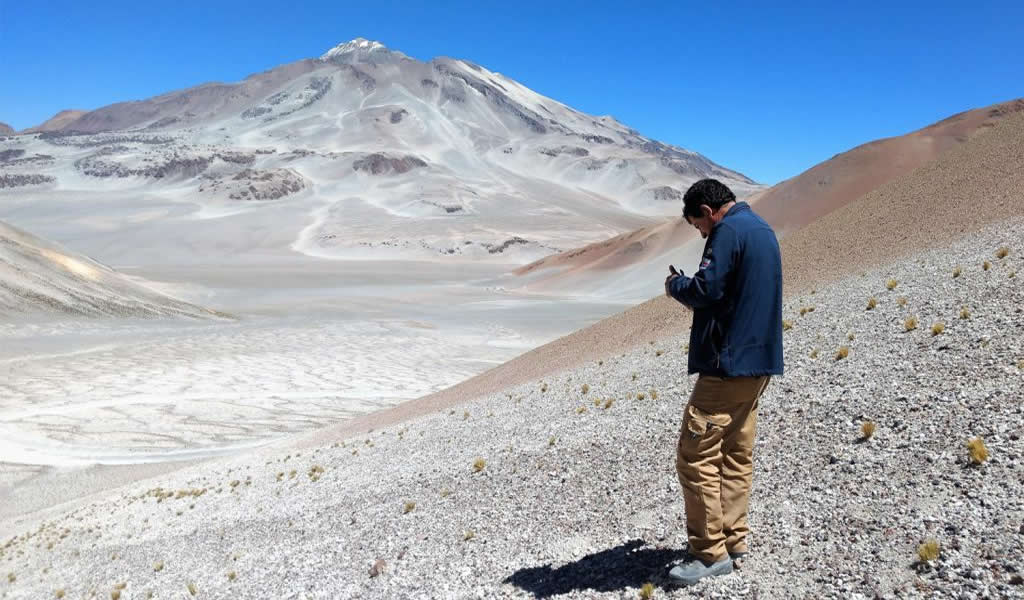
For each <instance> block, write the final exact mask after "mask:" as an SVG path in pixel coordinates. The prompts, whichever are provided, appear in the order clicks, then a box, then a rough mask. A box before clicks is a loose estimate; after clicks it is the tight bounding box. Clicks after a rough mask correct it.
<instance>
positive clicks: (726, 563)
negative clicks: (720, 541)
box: [668, 556, 732, 585]
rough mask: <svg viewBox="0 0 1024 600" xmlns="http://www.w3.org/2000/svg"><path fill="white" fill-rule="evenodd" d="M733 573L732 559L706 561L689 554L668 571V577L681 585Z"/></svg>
mask: <svg viewBox="0 0 1024 600" xmlns="http://www.w3.org/2000/svg"><path fill="white" fill-rule="evenodd" d="M729 573H732V559H731V558H723V559H722V560H720V561H718V562H705V561H703V560H701V559H699V558H694V557H692V556H687V557H686V559H684V560H683V562H681V563H678V564H677V565H675V566H674V567H672V569H671V570H670V571H669V572H668V578H669V580H671V581H672V582H673V583H676V584H679V585H693V584H695V583H697V582H698V581H700V580H701V579H703V578H705V577H714V576H715V575H727V574H729Z"/></svg>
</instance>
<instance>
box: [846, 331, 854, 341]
mask: <svg viewBox="0 0 1024 600" xmlns="http://www.w3.org/2000/svg"><path fill="white" fill-rule="evenodd" d="M853 338H854V335H853V332H852V331H851V332H850V333H848V334H846V339H848V340H850V341H851V342H852V341H853Z"/></svg>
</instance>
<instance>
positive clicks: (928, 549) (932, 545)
mask: <svg viewBox="0 0 1024 600" xmlns="http://www.w3.org/2000/svg"><path fill="white" fill-rule="evenodd" d="M938 557H939V542H938V540H934V539H929V540H925V541H924V542H923V543H922V544H921V545H920V546H918V547H917V558H918V560H920V561H921V562H929V561H932V560H935V559H936V558H938Z"/></svg>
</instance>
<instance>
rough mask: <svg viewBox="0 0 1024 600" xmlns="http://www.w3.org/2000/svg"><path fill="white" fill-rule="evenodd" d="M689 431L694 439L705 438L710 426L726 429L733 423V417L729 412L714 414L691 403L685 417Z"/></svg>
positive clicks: (685, 423)
mask: <svg viewBox="0 0 1024 600" xmlns="http://www.w3.org/2000/svg"><path fill="white" fill-rule="evenodd" d="M683 421H684V425H685V427H686V430H687V433H688V434H689V436H690V437H691V438H693V439H700V438H703V437H704V436H705V435H706V434H707V433H708V428H709V427H718V428H719V429H725V428H726V427H728V426H729V423H732V417H731V416H730V415H729V414H728V413H720V414H713V413H709V412H705V411H703V410H701V409H699V408H697V407H696V406H694V405H692V404H690V405H687V407H686V416H685V417H684V418H683Z"/></svg>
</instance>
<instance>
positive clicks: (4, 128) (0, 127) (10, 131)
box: [0, 123, 15, 135]
mask: <svg viewBox="0 0 1024 600" xmlns="http://www.w3.org/2000/svg"><path fill="white" fill-rule="evenodd" d="M14 133H15V132H14V128H13V127H11V126H10V125H8V124H7V123H0V135H14Z"/></svg>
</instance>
